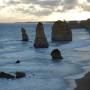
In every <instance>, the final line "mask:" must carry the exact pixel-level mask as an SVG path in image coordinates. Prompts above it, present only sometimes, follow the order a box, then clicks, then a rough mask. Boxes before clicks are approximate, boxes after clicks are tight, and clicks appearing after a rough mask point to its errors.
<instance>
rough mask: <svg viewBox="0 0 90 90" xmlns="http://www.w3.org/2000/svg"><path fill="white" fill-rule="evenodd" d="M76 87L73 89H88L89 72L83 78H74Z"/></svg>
mask: <svg viewBox="0 0 90 90" xmlns="http://www.w3.org/2000/svg"><path fill="white" fill-rule="evenodd" d="M76 84H77V87H76V88H75V89H74V90H90V72H88V73H87V74H86V75H85V76H84V77H83V78H81V79H77V80H76Z"/></svg>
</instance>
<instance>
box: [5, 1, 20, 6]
mask: <svg viewBox="0 0 90 90" xmlns="http://www.w3.org/2000/svg"><path fill="white" fill-rule="evenodd" d="M6 4H7V5H17V4H20V1H15V0H10V1H8V2H7V3H6Z"/></svg>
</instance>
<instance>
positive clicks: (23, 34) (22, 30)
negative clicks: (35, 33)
mask: <svg viewBox="0 0 90 90" xmlns="http://www.w3.org/2000/svg"><path fill="white" fill-rule="evenodd" d="M21 32H22V41H29V37H28V35H27V33H26V30H25V29H24V28H21Z"/></svg>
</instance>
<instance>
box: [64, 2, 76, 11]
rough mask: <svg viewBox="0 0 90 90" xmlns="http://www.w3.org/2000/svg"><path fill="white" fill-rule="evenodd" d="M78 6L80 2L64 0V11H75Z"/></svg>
mask: <svg viewBox="0 0 90 90" xmlns="http://www.w3.org/2000/svg"><path fill="white" fill-rule="evenodd" d="M77 5H78V0H64V1H63V6H64V7H63V10H64V11H66V10H70V9H74V8H75V7H76V6H77Z"/></svg>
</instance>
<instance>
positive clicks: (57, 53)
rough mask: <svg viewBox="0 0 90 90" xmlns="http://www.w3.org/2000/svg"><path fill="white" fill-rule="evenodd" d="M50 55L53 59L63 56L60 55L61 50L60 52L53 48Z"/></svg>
mask: <svg viewBox="0 0 90 90" xmlns="http://www.w3.org/2000/svg"><path fill="white" fill-rule="evenodd" d="M51 56H52V59H53V60H58V59H63V57H62V55H61V52H60V50H59V49H54V50H53V51H52V52H51Z"/></svg>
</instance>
